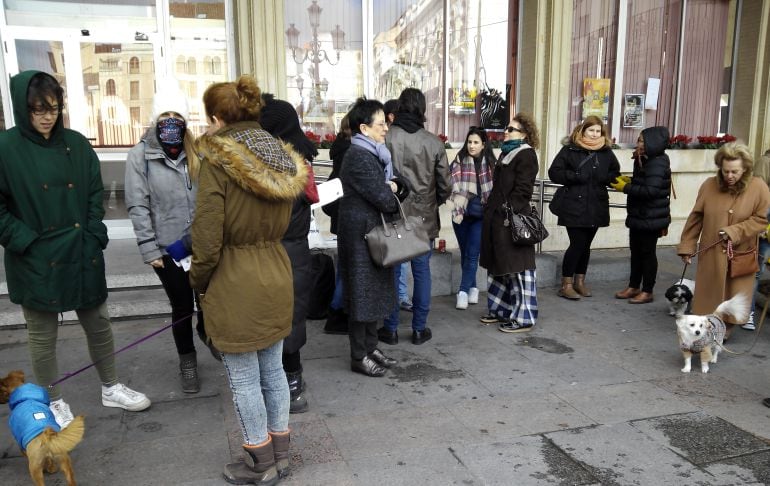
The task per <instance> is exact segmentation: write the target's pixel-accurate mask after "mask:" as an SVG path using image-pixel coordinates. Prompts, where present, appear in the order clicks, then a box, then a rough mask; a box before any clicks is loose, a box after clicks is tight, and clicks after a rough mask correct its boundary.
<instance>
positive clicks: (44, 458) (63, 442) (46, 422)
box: [0, 370, 85, 486]
mask: <svg viewBox="0 0 770 486" xmlns="http://www.w3.org/2000/svg"><path fill="white" fill-rule="evenodd" d="M0 403H8V406H9V407H11V415H10V417H8V425H9V427H10V428H11V433H12V434H13V436H14V438H15V439H16V442H18V443H19V447H20V448H21V451H22V452H23V453H24V454H25V455H26V456H27V459H28V461H29V474H30V476H32V481H33V482H34V483H35V485H36V486H45V481H44V480H43V471H44V470H45V472H47V473H49V474H53V473H55V472H56V471H57V470H58V468H59V467H61V470H62V472H63V473H64V476H65V478H66V479H67V485H68V486H75V484H76V483H75V474H74V472H73V471H72V461H71V460H70V457H69V453H70V451H72V449H74V448H75V446H77V445H78V444H79V443H80V441H81V440H82V439H83V432H84V431H85V426H84V423H83V416H82V415H79V416H77V417H75V419H74V420H73V421H72V422H70V424H69V425H68V426H67V427H65V428H64V429H60V428H59V424H57V423H56V420H55V419H54V417H53V413H51V410H50V409H49V408H48V406H49V405H50V403H51V402H50V400H49V398H48V392H47V391H46V389H45V388H43V387H41V386H39V385H34V384H32V383H24V372H23V371H18V370H17V371H11V372H10V373H9V374H8V376H6V377H5V378H2V379H0Z"/></svg>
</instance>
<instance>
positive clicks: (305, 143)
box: [259, 93, 318, 161]
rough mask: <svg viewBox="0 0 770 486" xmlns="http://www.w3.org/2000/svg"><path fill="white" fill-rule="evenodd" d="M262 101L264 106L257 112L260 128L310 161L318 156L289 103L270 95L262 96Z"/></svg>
mask: <svg viewBox="0 0 770 486" xmlns="http://www.w3.org/2000/svg"><path fill="white" fill-rule="evenodd" d="M262 99H263V101H264V105H263V106H262V110H260V112H259V124H260V125H262V128H263V129H264V130H265V131H266V132H268V133H269V134H270V135H272V136H273V137H275V138H278V139H280V140H282V141H284V142H286V143H290V144H291V145H292V146H294V150H296V151H297V152H299V153H300V154H302V156H303V157H305V159H307V160H311V161H312V160H313V159H314V158H315V157H316V155H318V150H316V148H315V145H314V144H313V142H311V141H310V140H308V138H307V136H305V133H304V132H303V131H302V128H301V127H300V126H299V115H297V111H296V110H295V109H294V107H293V106H291V103H289V102H288V101H284V100H279V99H276V98H274V97H273V95H272V94H270V93H265V94H263V95H262Z"/></svg>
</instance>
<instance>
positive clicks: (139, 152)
mask: <svg viewBox="0 0 770 486" xmlns="http://www.w3.org/2000/svg"><path fill="white" fill-rule="evenodd" d="M125 189H126V209H128V215H129V217H130V218H131V222H132V223H133V225H134V233H136V243H137V245H139V252H140V253H141V254H142V259H143V260H144V262H145V263H149V262H151V261H153V260H156V259H158V258H161V256H162V255H165V254H166V250H165V248H166V246H168V245H170V244H171V243H173V242H175V241H176V240H179V239H181V238H182V237H183V236H185V235H187V234H189V232H190V226H191V224H192V220H193V215H194V213H195V194H196V192H197V189H198V187H197V183H194V182H192V180H191V178H190V174H189V172H188V170H187V157H186V156H185V153H184V151H182V152H181V153H180V154H179V158H178V159H177V160H176V161H174V160H171V159H169V157H168V156H167V155H166V154H165V153H164V152H163V149H162V148H161V146H160V142H158V137H157V136H156V135H155V126H154V125H153V126H151V127H150V128H149V129H148V130H147V132H145V134H144V135H143V136H142V140H141V141H140V142H139V143H138V144H136V145H135V146H134V147H133V148H132V149H131V150H130V151H129V152H128V158H127V159H126V186H125Z"/></svg>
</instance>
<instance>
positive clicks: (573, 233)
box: [561, 226, 599, 278]
mask: <svg viewBox="0 0 770 486" xmlns="http://www.w3.org/2000/svg"><path fill="white" fill-rule="evenodd" d="M598 230H599V228H595V227H594V228H577V227H570V226H567V236H569V247H568V248H567V251H565V252H564V260H563V261H562V263H561V276H562V277H569V278H572V277H573V276H574V275H575V274H578V275H585V273H586V270H588V261H589V260H590V259H591V243H592V242H593V241H594V236H596V232H597V231H598Z"/></svg>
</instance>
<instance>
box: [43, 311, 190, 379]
mask: <svg viewBox="0 0 770 486" xmlns="http://www.w3.org/2000/svg"><path fill="white" fill-rule="evenodd" d="M194 314H195V313H192V314H190V315H187V316H184V317H182V318H181V319H179V320H177V321H175V322H172V323H171V324H168V325H166V326H163V327H162V328H160V329H158V330H157V331H153V332H151V333H150V334H148V335H146V336H144V337H141V338H139V339H137V340H136V341H134V342H132V343H129V344H127V345H125V346H123V347H122V348H120V349H118V350H117V351H113V352H112V353H110V354H109V355H108V356H105V357H104V358H102V359H100V360H97V361H94V362H93V363H91V364H89V365H86V366H84V367H82V368H80V369H79V370H76V371H73V372H72V373H65V374H64V376H63V377H61V378H59V379H58V380H56V381H54V382H53V383H51V384H50V385H48V388H52V387H54V386H56V385H58V384H59V383H62V382H63V381H66V380H69V379H70V378H72V377H73V376H77V375H79V374H80V373H82V372H84V371H85V370H87V369H89V368H93V367H94V366H96V365H97V364H99V363H101V362H102V361H104V360H105V359H108V358H111V357H113V356H115V355H117V354H118V353H122V352H123V351H125V350H127V349H129V348H133V347H134V346H137V345H139V344H141V343H143V342H145V341H147V340H148V339H150V338H152V337H155V336H157V335H158V334H160V333H162V332H163V331H165V330H166V329H168V328H170V327H174V326H175V325H177V324H179V323H180V322H182V321H184V320H186V319H189V318H190V317H192V316H193V315H194Z"/></svg>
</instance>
